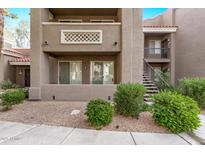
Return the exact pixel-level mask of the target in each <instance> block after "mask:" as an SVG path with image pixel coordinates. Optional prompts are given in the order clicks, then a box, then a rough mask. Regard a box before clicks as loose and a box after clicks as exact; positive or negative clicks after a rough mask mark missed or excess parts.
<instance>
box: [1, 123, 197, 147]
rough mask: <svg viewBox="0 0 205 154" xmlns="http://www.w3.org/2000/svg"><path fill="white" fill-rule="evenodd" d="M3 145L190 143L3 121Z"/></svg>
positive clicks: (185, 137)
mask: <svg viewBox="0 0 205 154" xmlns="http://www.w3.org/2000/svg"><path fill="white" fill-rule="evenodd" d="M0 144H9V145H11V144H23V145H25V144H26V145H33V144H37V145H41V144H49V145H50V144H54V145H58V144H91V145H94V144H95V145H96V144H98V145H119V144H122V145H123V144H124V145H135V144H140V145H190V144H199V143H198V142H196V141H195V140H193V139H192V138H191V137H190V136H188V135H187V134H180V135H176V134H160V133H138V132H116V131H97V130H91V129H78V128H69V127H58V126H48V125H39V124H22V123H15V122H4V121H0Z"/></svg>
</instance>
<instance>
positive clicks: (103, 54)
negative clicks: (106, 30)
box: [47, 52, 119, 56]
mask: <svg viewBox="0 0 205 154" xmlns="http://www.w3.org/2000/svg"><path fill="white" fill-rule="evenodd" d="M47 53H49V54H50V55H51V56H114V55H117V54H118V53H119V52H47Z"/></svg>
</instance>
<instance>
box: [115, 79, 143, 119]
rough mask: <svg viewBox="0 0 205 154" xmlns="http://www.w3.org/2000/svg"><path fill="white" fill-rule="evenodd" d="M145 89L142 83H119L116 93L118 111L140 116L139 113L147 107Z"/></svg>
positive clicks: (127, 114) (126, 114) (123, 113)
mask: <svg viewBox="0 0 205 154" xmlns="http://www.w3.org/2000/svg"><path fill="white" fill-rule="evenodd" d="M145 91H146V90H145V88H144V86H143V85H142V84H137V83H136V84H132V83H128V84H119V85H118V86H117V91H116V92H115V94H114V100H115V108H116V112H117V113H119V114H122V115H125V116H133V117H136V118H138V117H139V114H140V113H141V112H143V111H144V110H145V109H146V105H145V103H144V94H145Z"/></svg>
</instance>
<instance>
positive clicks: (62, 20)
mask: <svg viewBox="0 0 205 154" xmlns="http://www.w3.org/2000/svg"><path fill="white" fill-rule="evenodd" d="M58 21H59V22H66V23H81V22H83V21H82V19H59V20H58Z"/></svg>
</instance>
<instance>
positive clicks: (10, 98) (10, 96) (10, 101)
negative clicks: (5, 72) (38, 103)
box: [1, 89, 25, 110]
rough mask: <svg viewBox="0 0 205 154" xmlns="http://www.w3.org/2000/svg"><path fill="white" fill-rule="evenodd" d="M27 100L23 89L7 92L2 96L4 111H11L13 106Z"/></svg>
mask: <svg viewBox="0 0 205 154" xmlns="http://www.w3.org/2000/svg"><path fill="white" fill-rule="evenodd" d="M24 99H25V93H24V91H23V90H22V89H11V90H6V91H5V92H4V93H3V94H1V105H2V106H3V107H4V110H9V109H10V108H11V107H12V105H15V104H19V103H21V102H22V101H23V100H24Z"/></svg>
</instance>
